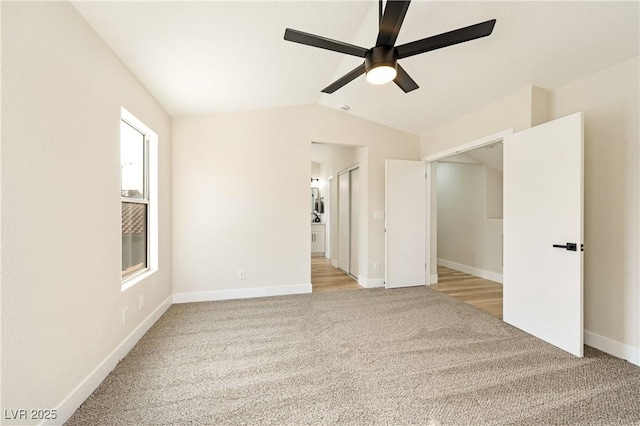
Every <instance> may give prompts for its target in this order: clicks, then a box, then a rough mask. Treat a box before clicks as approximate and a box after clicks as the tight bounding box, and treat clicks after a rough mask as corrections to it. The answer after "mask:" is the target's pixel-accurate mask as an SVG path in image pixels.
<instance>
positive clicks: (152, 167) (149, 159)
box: [120, 107, 160, 291]
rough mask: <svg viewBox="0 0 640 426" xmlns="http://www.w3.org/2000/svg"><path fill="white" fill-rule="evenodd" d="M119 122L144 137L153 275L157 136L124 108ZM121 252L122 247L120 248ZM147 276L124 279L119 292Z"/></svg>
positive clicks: (149, 266)
mask: <svg viewBox="0 0 640 426" xmlns="http://www.w3.org/2000/svg"><path fill="white" fill-rule="evenodd" d="M120 120H124V121H125V122H126V123H127V124H128V125H130V126H132V127H133V128H135V129H136V130H137V131H139V132H141V133H143V134H144V135H145V144H146V149H145V160H144V161H145V165H146V168H145V173H146V178H147V179H146V185H147V186H146V188H145V189H146V198H145V199H144V200H143V201H145V202H146V204H147V206H148V207H147V227H148V229H147V270H148V271H149V272H150V273H153V272H155V271H157V270H158V264H159V261H158V259H159V244H158V235H159V229H160V228H159V223H158V220H159V219H158V217H159V216H158V205H159V201H158V181H159V166H158V164H159V163H158V158H159V157H158V155H159V154H158V134H157V133H156V132H154V131H153V130H151V128H150V127H148V126H147V125H145V124H144V123H143V122H142V121H140V120H139V119H138V118H136V116H134V115H133V114H131V113H130V112H129V111H127V110H126V109H125V108H124V107H121V108H120ZM121 173H122V171H121ZM122 198H123V197H121V202H123V201H125V202H139V201H135V200H129V199H126V197H125V199H122ZM120 249H121V250H122V247H121V248H120ZM147 276H148V275H146V274H145V275H144V276H142V277H141V278H139V279H133V278H134V276H131V277H128V278H125V279H124V280H122V282H121V286H120V290H121V291H125V290H127V289H128V288H131V287H133V285H135V284H136V283H138V282H140V281H142V280H143V279H144V278H146V277H147Z"/></svg>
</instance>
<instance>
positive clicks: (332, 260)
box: [331, 259, 338, 268]
mask: <svg viewBox="0 0 640 426" xmlns="http://www.w3.org/2000/svg"><path fill="white" fill-rule="evenodd" d="M331 266H333V267H334V268H337V267H338V259H331Z"/></svg>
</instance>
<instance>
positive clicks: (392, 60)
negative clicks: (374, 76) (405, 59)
mask: <svg viewBox="0 0 640 426" xmlns="http://www.w3.org/2000/svg"><path fill="white" fill-rule="evenodd" d="M383 65H385V66H389V67H392V68H394V69H397V68H398V58H397V53H396V50H395V48H393V47H388V46H376V47H372V48H371V49H369V50H367V53H366V54H365V55H364V67H365V70H366V72H369V70H371V69H373V68H376V67H379V66H383Z"/></svg>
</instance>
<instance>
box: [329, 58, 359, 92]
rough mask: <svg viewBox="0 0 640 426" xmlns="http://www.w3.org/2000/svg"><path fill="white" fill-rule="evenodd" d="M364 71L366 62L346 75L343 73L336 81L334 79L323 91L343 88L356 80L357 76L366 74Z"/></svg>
mask: <svg viewBox="0 0 640 426" xmlns="http://www.w3.org/2000/svg"><path fill="white" fill-rule="evenodd" d="M364 72H365V69H364V63H363V64H362V65H359V66H358V67H357V68H354V69H353V70H351V71H349V72H348V73H346V74H345V75H343V76H342V77H340V78H339V79H337V80H336V81H334V82H333V83H331V84H330V85H328V86H327V87H325V88H324V89H322V91H323V92H324V93H333V92H335V91H336V90H338V89H339V88H341V87H342V86H344V85H345V84H347V83H349V82H350V81H352V80H354V79H355V78H357V77H360V76H361V75H362V74H364Z"/></svg>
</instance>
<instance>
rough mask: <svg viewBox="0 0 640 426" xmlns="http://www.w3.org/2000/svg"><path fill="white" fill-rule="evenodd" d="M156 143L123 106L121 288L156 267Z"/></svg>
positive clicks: (121, 145) (121, 146) (121, 135)
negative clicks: (154, 245)
mask: <svg viewBox="0 0 640 426" xmlns="http://www.w3.org/2000/svg"><path fill="white" fill-rule="evenodd" d="M156 144H157V136H156V135H155V133H153V132H152V131H151V130H150V129H149V128H147V127H146V126H145V125H144V124H142V123H141V122H140V121H139V120H137V119H136V118H135V117H134V116H133V115H131V114H130V113H128V112H127V111H126V110H124V109H123V110H122V118H121V120H120V182H121V185H120V201H121V212H122V215H121V230H122V268H121V270H122V282H123V290H124V289H125V288H128V287H129V286H130V285H133V284H134V283H135V282H131V281H133V280H132V278H133V277H136V276H140V275H141V274H142V273H144V272H145V271H149V270H153V269H156V268H155V267H154V266H155V265H154V264H155V262H156V259H157V255H156V254H157V253H156V252H157V247H155V248H154V247H153V244H152V242H153V241H154V240H157V238H156V235H157V219H156V218H157V214H156V211H155V209H154V208H155V205H156V200H155V198H156V196H157V182H156V181H157V175H156V173H155V164H156V163H157V153H156V152H155V146H156ZM154 216H155V218H154ZM125 281H126V282H127V284H126V285H125V284H124V283H125Z"/></svg>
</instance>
